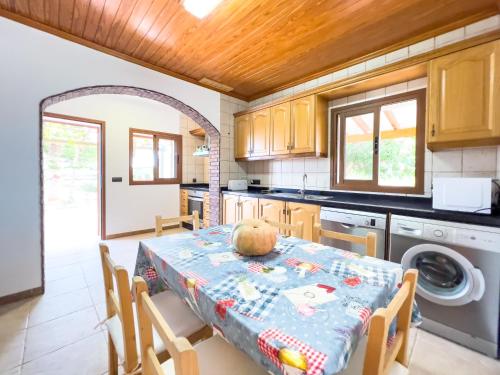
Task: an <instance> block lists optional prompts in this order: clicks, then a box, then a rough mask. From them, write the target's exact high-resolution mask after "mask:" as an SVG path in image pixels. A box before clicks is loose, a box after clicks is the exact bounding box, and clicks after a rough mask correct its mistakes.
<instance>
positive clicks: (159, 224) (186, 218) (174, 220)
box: [155, 211, 200, 237]
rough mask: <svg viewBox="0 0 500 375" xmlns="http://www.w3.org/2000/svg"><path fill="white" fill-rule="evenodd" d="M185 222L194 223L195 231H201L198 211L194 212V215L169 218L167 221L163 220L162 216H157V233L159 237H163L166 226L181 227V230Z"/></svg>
mask: <svg viewBox="0 0 500 375" xmlns="http://www.w3.org/2000/svg"><path fill="white" fill-rule="evenodd" d="M185 221H192V222H193V230H198V229H200V214H199V213H198V211H193V214H192V215H185V216H179V217H169V218H165V219H163V218H162V217H161V216H155V233H156V235H157V236H158V237H159V236H162V235H163V227H164V226H165V225H173V224H177V225H179V228H182V223H183V222H185Z"/></svg>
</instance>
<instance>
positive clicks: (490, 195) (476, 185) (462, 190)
mask: <svg viewBox="0 0 500 375" xmlns="http://www.w3.org/2000/svg"><path fill="white" fill-rule="evenodd" d="M497 197H498V184H497V183H496V181H494V180H493V179H491V178H475V177H436V178H434V179H433V180H432V208H434V209H437V210H448V211H461V212H473V213H478V214H487V215H489V214H491V208H492V205H496V204H497V200H498V198H497Z"/></svg>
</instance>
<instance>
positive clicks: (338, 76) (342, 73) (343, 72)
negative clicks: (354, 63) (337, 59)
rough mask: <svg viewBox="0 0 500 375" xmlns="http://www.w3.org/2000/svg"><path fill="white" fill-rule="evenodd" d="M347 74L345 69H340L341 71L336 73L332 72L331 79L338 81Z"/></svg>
mask: <svg viewBox="0 0 500 375" xmlns="http://www.w3.org/2000/svg"><path fill="white" fill-rule="evenodd" d="M347 74H348V72H347V69H342V70H338V71H336V72H333V75H332V77H333V80H334V81H338V80H341V79H343V78H346V77H347Z"/></svg>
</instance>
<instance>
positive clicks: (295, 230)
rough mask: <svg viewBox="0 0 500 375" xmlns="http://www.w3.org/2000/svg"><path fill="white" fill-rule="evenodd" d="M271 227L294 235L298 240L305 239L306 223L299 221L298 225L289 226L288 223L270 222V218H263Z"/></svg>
mask: <svg viewBox="0 0 500 375" xmlns="http://www.w3.org/2000/svg"><path fill="white" fill-rule="evenodd" d="M262 220H264V221H265V222H266V223H268V224H269V225H271V226H273V227H275V228H278V229H279V230H280V231H281V232H282V233H284V234H286V235H288V234H290V235H292V236H294V237H297V238H304V222H303V221H299V222H297V224H287V223H278V222H276V221H272V220H269V219H268V218H266V217H264V218H262Z"/></svg>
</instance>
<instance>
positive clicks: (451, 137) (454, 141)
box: [427, 41, 500, 149]
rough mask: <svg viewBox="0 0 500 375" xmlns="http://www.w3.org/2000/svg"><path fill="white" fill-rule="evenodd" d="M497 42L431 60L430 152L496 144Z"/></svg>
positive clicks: (499, 118)
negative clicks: (431, 150)
mask: <svg viewBox="0 0 500 375" xmlns="http://www.w3.org/2000/svg"><path fill="white" fill-rule="evenodd" d="M499 100H500V41H495V42H491V43H487V44H483V45H480V46H476V47H472V48H469V49H466V50H463V51H459V52H456V53H452V54H449V55H446V56H443V57H440V58H437V59H435V60H432V61H431V63H430V67H429V87H428V123H427V126H428V128H427V129H428V133H427V142H428V143H427V144H428V147H429V148H430V149H442V148H447V147H462V146H480V145H491V144H500V106H499V105H498V103H499Z"/></svg>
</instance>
